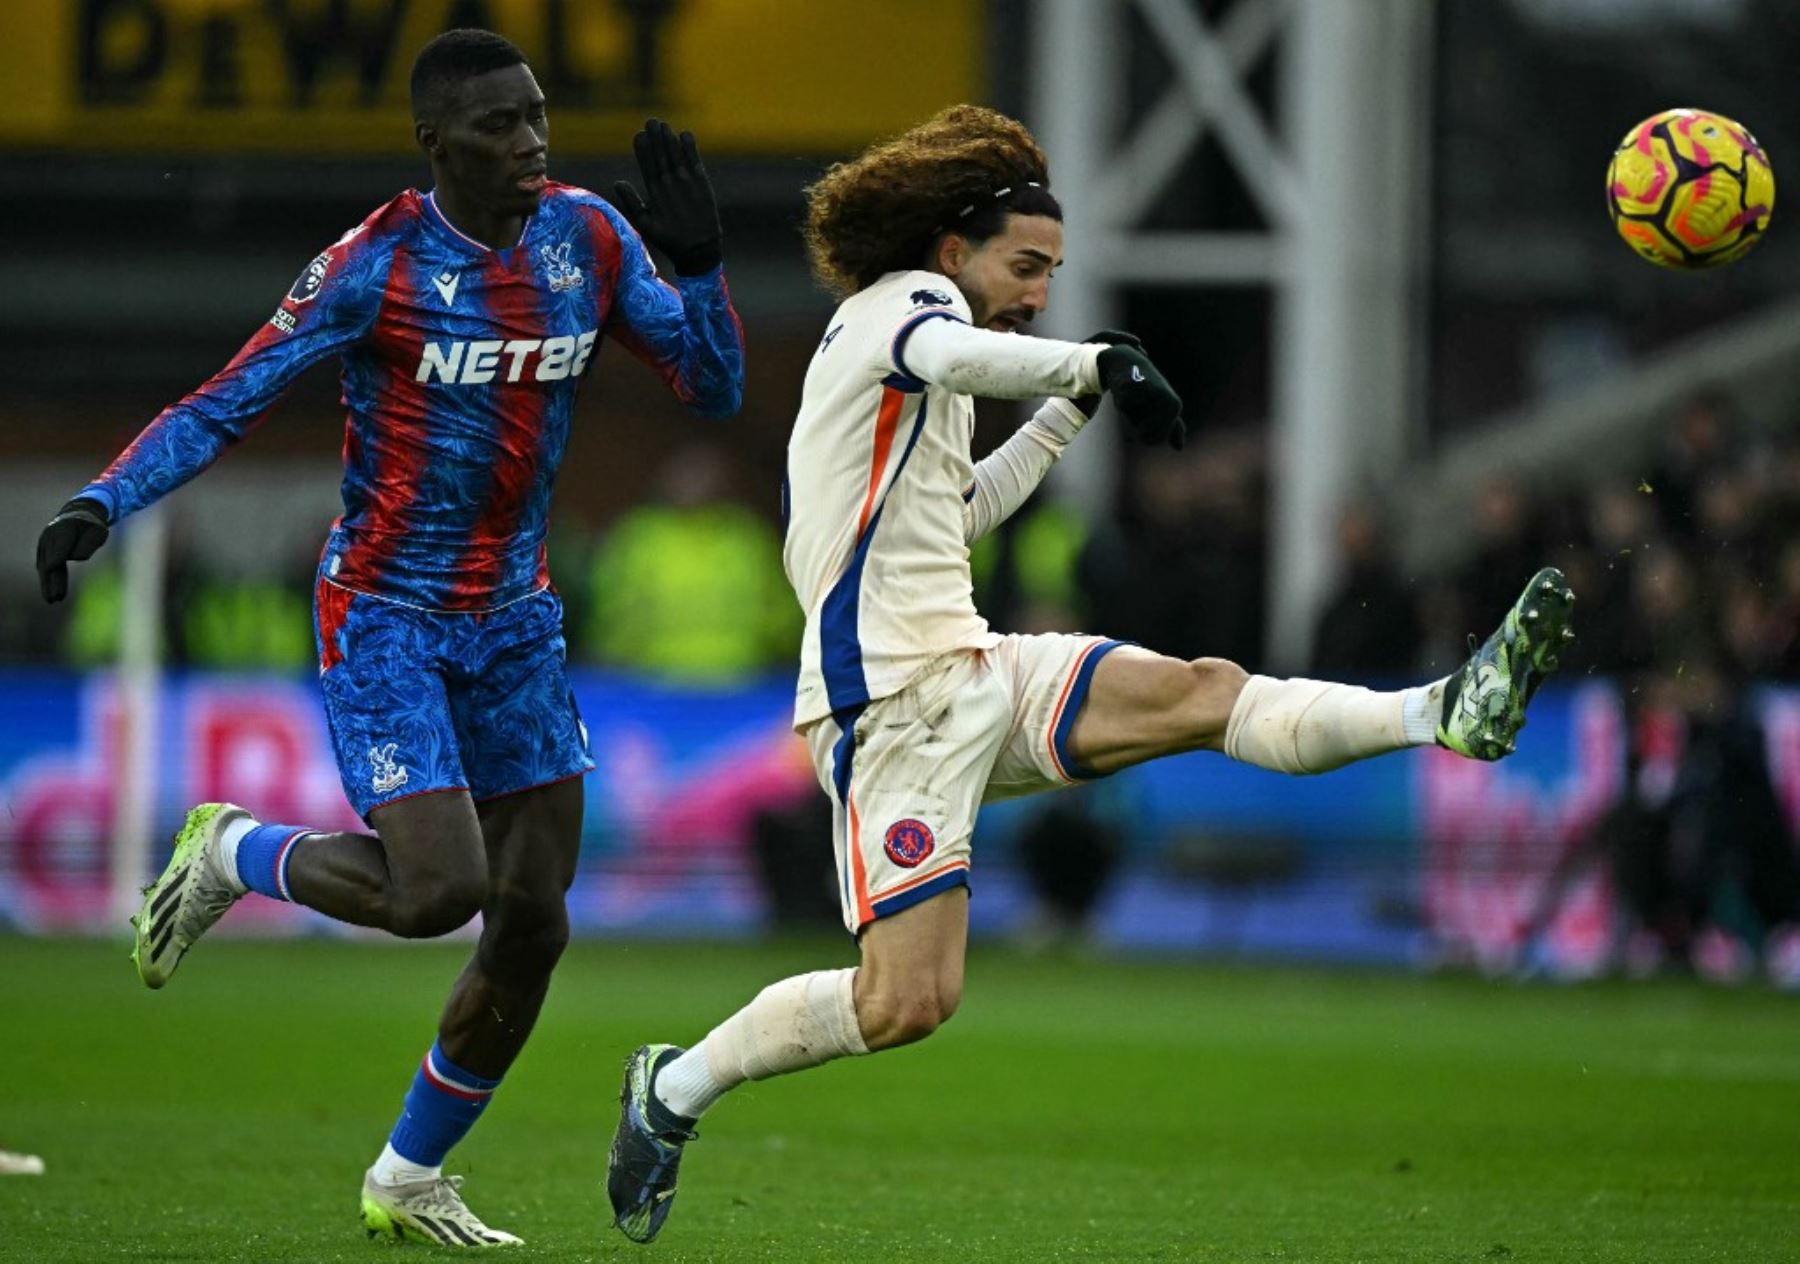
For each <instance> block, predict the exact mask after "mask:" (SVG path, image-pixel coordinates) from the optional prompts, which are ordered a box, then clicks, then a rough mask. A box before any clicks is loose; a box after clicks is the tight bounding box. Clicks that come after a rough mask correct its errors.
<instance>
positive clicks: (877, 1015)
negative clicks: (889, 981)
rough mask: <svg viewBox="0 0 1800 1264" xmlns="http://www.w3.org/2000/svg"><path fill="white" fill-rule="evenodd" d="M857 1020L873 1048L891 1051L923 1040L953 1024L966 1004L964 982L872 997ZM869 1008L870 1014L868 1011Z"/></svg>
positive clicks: (897, 990)
mask: <svg viewBox="0 0 1800 1264" xmlns="http://www.w3.org/2000/svg"><path fill="white" fill-rule="evenodd" d="M868 1000H869V1002H871V1003H870V1004H868V1005H867V1006H866V1007H859V1008H858V1012H857V1019H858V1021H859V1022H860V1023H861V1025H862V1028H863V1038H864V1040H865V1042H866V1043H867V1044H868V1046H869V1048H871V1049H888V1048H892V1047H894V1046H896V1045H909V1044H912V1043H914V1042H915V1041H919V1040H923V1039H925V1037H927V1036H929V1035H931V1033H932V1032H934V1031H936V1030H937V1029H938V1028H939V1027H942V1026H943V1025H944V1024H945V1023H947V1022H949V1021H950V1016H951V1015H952V1014H954V1013H956V1007H957V1005H958V1004H960V1003H961V1001H962V981H961V980H960V979H958V980H955V981H947V980H939V981H938V982H937V984H936V986H930V985H918V984H913V985H908V986H902V987H898V988H892V989H887V990H884V991H882V992H878V993H876V994H875V995H874V996H872V997H870V998H868ZM865 1008H866V1012H865Z"/></svg>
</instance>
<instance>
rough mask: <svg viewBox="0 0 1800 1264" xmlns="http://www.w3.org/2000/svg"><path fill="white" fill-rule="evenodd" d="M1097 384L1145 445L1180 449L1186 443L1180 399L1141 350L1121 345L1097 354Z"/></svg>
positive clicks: (1132, 431)
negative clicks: (1098, 358) (1098, 371)
mask: <svg viewBox="0 0 1800 1264" xmlns="http://www.w3.org/2000/svg"><path fill="white" fill-rule="evenodd" d="M1100 384H1101V386H1103V387H1104V388H1105V389H1106V391H1107V393H1108V394H1110V395H1111V396H1112V399H1113V404H1114V405H1115V406H1117V408H1118V410H1119V411H1120V412H1121V413H1123V414H1124V415H1125V424H1126V426H1128V427H1129V428H1130V430H1131V433H1132V434H1133V435H1135V436H1136V437H1137V438H1138V439H1139V440H1140V441H1142V442H1144V443H1167V444H1168V445H1169V446H1170V447H1172V448H1175V449H1177V450H1179V449H1180V448H1181V447H1182V446H1183V445H1185V444H1186V443H1187V426H1186V425H1185V424H1184V423H1183V422H1182V420H1181V396H1179V395H1177V394H1176V393H1175V388H1174V387H1172V386H1170V385H1169V383H1168V380H1167V379H1166V378H1164V377H1163V375H1162V374H1161V373H1158V372H1157V371H1156V366H1155V365H1154V364H1152V363H1150V357H1149V356H1147V355H1145V354H1144V352H1143V349H1142V348H1140V347H1135V346H1130V345H1128V344H1120V345H1118V346H1112V347H1108V348H1107V349H1106V350H1104V351H1102V352H1101V353H1100Z"/></svg>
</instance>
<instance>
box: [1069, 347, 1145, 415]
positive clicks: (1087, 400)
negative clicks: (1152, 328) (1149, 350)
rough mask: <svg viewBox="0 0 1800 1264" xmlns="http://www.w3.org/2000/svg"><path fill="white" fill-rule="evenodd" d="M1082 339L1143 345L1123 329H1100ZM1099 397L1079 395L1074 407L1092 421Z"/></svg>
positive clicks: (1097, 407) (1098, 403) (1098, 404)
mask: <svg viewBox="0 0 1800 1264" xmlns="http://www.w3.org/2000/svg"><path fill="white" fill-rule="evenodd" d="M1082 341H1083V342H1104V343H1109V344H1110V345H1112V346H1115V347H1117V346H1127V347H1142V346H1143V345H1144V344H1143V343H1142V342H1139V341H1138V336H1137V335H1136V334H1132V333H1126V332H1125V331H1124V330H1123V329H1102V330H1101V331H1100V332H1099V333H1097V334H1089V335H1088V336H1087V337H1085V338H1083V339H1082ZM1101 399H1102V396H1099V395H1081V396H1078V397H1077V398H1076V399H1075V400H1074V404H1075V407H1077V408H1079V409H1080V410H1081V411H1082V412H1083V413H1084V414H1085V415H1086V416H1087V419H1088V420H1089V421H1092V420H1093V419H1094V414H1095V413H1096V412H1098V411H1099V410H1100V400H1101Z"/></svg>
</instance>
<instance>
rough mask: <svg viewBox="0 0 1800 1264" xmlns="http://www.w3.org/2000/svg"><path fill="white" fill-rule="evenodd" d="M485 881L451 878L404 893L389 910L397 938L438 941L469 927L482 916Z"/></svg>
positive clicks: (459, 876) (415, 886)
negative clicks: (453, 932)
mask: <svg viewBox="0 0 1800 1264" xmlns="http://www.w3.org/2000/svg"><path fill="white" fill-rule="evenodd" d="M486 895H487V882H486V879H485V877H483V876H480V875H476V874H473V873H468V874H449V875H445V876H443V877H441V878H438V879H436V880H434V881H431V882H421V883H414V884H413V885H411V886H410V887H407V888H405V889H403V890H402V891H401V892H400V893H399V894H398V896H397V897H396V898H394V899H393V901H392V904H391V906H390V916H391V918H392V926H391V929H392V930H393V932H394V934H396V935H398V936H400V937H401V938H402V939H435V938H437V937H438V936H439V935H448V934H449V933H450V932H451V931H453V930H455V929H457V928H458V927H460V926H466V925H467V924H468V923H469V922H470V920H472V919H473V918H474V916H475V914H477V913H479V912H481V905H482V901H483V900H484V899H485V898H486Z"/></svg>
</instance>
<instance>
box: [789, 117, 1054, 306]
mask: <svg viewBox="0 0 1800 1264" xmlns="http://www.w3.org/2000/svg"><path fill="white" fill-rule="evenodd" d="M1049 183H1050V168H1049V163H1048V161H1047V160H1046V159H1045V157H1044V151H1043V150H1042V149H1039V148H1038V143H1037V141H1035V140H1033V139H1032V136H1031V133H1030V132H1029V131H1027V130H1026V129H1025V125H1024V124H1023V123H1020V122H1019V121H1018V120H1017V119H1011V118H1008V117H1007V116H1006V115H1004V114H1001V113H1000V112H999V111H997V110H990V109H986V108H985V107H983V106H979V105H953V106H951V107H950V108H949V109H946V110H942V111H940V112H939V113H938V114H937V115H935V116H934V117H932V118H931V119H929V120H927V121H926V122H924V123H921V124H919V125H918V126H917V127H915V128H913V129H911V130H910V131H906V132H902V133H901V134H900V135H898V136H895V137H893V138H892V139H891V140H886V141H882V142H881V143H880V144H877V145H874V146H872V147H871V148H869V149H867V150H865V151H863V153H861V154H859V155H858V156H857V157H855V158H853V159H851V160H850V161H849V162H840V163H835V164H833V165H832V166H831V167H830V168H829V169H827V170H826V172H825V174H824V175H823V176H821V177H820V178H819V181H818V183H816V184H813V185H811V186H809V187H808V188H807V190H806V202H807V211H806V228H805V234H804V235H805V238H806V254H807V260H808V262H809V263H810V264H811V265H812V270H813V276H814V278H815V279H817V281H818V282H819V284H820V285H822V286H823V287H824V288H825V289H827V290H829V291H830V292H831V293H832V294H833V295H835V296H836V297H838V298H840V299H842V298H847V297H849V296H850V295H852V294H854V293H856V292H857V291H858V290H861V289H864V288H865V287H867V286H869V285H872V284H873V283H874V282H875V281H876V280H877V279H879V278H880V277H881V276H882V275H883V274H884V273H888V272H895V271H898V270H901V269H904V268H913V267H918V266H919V265H920V263H921V261H922V260H923V259H924V258H925V253H926V250H927V249H928V248H929V246H930V245H931V242H932V240H933V239H934V238H935V237H936V236H937V235H938V234H939V233H940V232H942V231H944V229H946V228H947V227H950V226H952V225H954V226H955V227H956V228H957V230H958V231H959V232H962V233H964V234H965V235H967V236H969V237H970V238H972V239H973V240H977V241H980V240H985V239H986V238H987V237H989V236H992V235H993V234H994V233H995V232H997V231H999V229H1000V228H1001V227H1002V226H1003V225H1004V223H1005V219H1006V215H1005V213H1004V212H1006V211H1019V212H1022V213H1026V214H1034V215H1050V216H1052V217H1053V218H1056V219H1061V218H1062V209H1061V207H1059V206H1058V205H1057V204H1056V199H1055V198H1053V197H1051V196H1050V195H1049V193H1048V191H1047V189H1046V188H1045V187H1044V186H1047V185H1048V184H1049ZM1032 186H1036V187H1032ZM998 194H1004V196H1003V197H1002V198H1001V199H1000V200H996V195H998Z"/></svg>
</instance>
